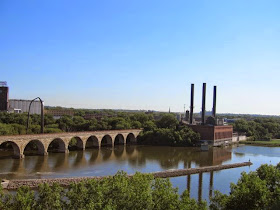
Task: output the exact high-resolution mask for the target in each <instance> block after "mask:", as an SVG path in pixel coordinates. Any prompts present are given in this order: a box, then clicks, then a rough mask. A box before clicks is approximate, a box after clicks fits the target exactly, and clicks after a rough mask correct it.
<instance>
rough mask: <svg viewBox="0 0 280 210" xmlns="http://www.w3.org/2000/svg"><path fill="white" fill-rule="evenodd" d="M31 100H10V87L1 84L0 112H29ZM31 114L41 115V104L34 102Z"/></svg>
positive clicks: (4, 83) (3, 83)
mask: <svg viewBox="0 0 280 210" xmlns="http://www.w3.org/2000/svg"><path fill="white" fill-rule="evenodd" d="M30 103H31V100H22V99H9V87H8V85H7V82H0V111H2V112H11V113H24V112H28V109H29V105H30ZM30 114H41V102H40V101H33V102H32V105H31V107H30Z"/></svg>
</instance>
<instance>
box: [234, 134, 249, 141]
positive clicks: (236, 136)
mask: <svg viewBox="0 0 280 210" xmlns="http://www.w3.org/2000/svg"><path fill="white" fill-rule="evenodd" d="M246 140H247V136H246V134H238V133H233V137H232V142H234V143H237V142H239V141H246Z"/></svg>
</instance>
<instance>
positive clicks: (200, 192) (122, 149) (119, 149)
mask: <svg viewBox="0 0 280 210" xmlns="http://www.w3.org/2000/svg"><path fill="white" fill-rule="evenodd" d="M9 155H10V154H9V152H3V151H1V158H0V178H1V179H26V178H29V179H38V178H59V177H81V176H82V177H84V176H104V175H113V174H115V173H116V172H117V171H119V170H123V171H126V172H127V173H128V174H133V173H135V172H136V171H140V172H156V171H163V170H168V169H182V168H190V167H191V168H195V167H202V166H213V165H220V164H228V163H239V162H246V161H249V160H250V161H251V162H252V163H253V165H252V166H250V167H242V168H235V169H227V170H223V171H217V172H214V173H213V174H212V175H210V173H203V174H202V175H201V176H199V175H198V174H196V175H191V176H189V177H176V178H171V179H170V180H171V182H172V183H173V185H174V186H175V187H178V190H179V192H180V193H182V192H183V191H184V190H185V189H190V194H191V197H193V198H196V199H204V200H207V201H209V196H211V194H213V190H219V191H221V192H222V193H229V191H230V183H231V182H234V183H236V182H237V180H238V179H239V177H240V174H241V172H242V171H246V172H249V171H251V170H255V169H257V168H258V167H259V166H260V165H261V164H265V163H268V164H273V165H276V164H277V163H278V162H279V161H280V158H279V157H280V148H279V147H260V146H245V145H243V146H229V147H225V148H211V149H210V150H209V151H200V149H199V148H189V147H159V146H133V145H127V146H116V147H115V148H114V149H112V148H108V147H104V148H101V149H87V150H85V151H70V152H69V154H64V153H49V155H48V156H45V157H44V156H36V155H35V156H28V155H26V156H25V159H22V160H19V159H12V158H10V157H8V156H9ZM188 181H190V185H188Z"/></svg>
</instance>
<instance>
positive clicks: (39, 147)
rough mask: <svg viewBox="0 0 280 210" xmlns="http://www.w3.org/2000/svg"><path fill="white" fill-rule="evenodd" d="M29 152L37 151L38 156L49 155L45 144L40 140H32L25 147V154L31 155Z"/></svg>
mask: <svg viewBox="0 0 280 210" xmlns="http://www.w3.org/2000/svg"><path fill="white" fill-rule="evenodd" d="M28 150H29V151H31V150H33V151H34V150H36V154H38V155H47V154H48V152H47V151H46V150H45V146H44V144H43V143H42V142H41V141H40V140H38V139H32V140H30V141H29V142H28V143H27V144H25V145H24V147H23V154H24V155H28V154H30V153H29V152H28Z"/></svg>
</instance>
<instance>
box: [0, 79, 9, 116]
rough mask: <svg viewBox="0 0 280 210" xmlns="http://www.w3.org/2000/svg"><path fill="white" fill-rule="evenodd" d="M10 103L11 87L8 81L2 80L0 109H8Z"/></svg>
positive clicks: (0, 84)
mask: <svg viewBox="0 0 280 210" xmlns="http://www.w3.org/2000/svg"><path fill="white" fill-rule="evenodd" d="M8 104H9V87H8V85H7V82H0V111H7V110H8V106H9V105H8Z"/></svg>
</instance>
